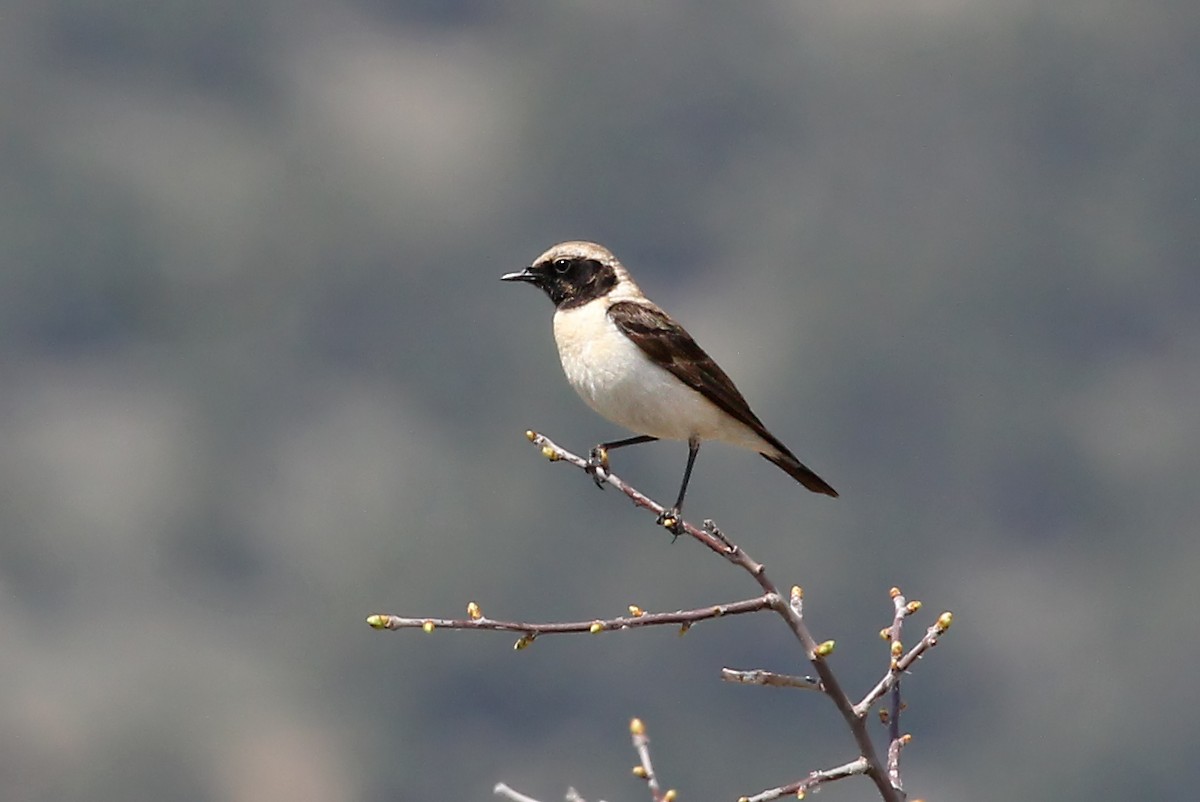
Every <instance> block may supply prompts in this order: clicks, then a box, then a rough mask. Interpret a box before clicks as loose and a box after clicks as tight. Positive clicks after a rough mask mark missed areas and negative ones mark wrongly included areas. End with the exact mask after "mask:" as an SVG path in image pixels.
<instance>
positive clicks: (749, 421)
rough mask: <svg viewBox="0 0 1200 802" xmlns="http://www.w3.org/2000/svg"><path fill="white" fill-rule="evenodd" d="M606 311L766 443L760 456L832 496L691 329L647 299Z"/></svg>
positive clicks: (655, 357) (679, 376)
mask: <svg viewBox="0 0 1200 802" xmlns="http://www.w3.org/2000/svg"><path fill="white" fill-rule="evenodd" d="M608 317H609V319H610V320H612V322H613V323H614V324H615V325H616V327H617V328H618V329H620V330H621V332H622V333H623V334H624V335H625V336H626V337H628V338H629V339H630V340H632V341H633V342H634V343H636V344H637V347H638V348H640V349H642V352H643V353H645V354H646V356H648V357H650V359H651V360H652V361H653V362H654V363H655V364H656V365H658V366H659V367H662V368H664V369H666V370H668V371H670V372H671V374H672V375H673V376H675V378H677V379H679V380H680V381H681V382H683V383H684V384H686V385H687V386H688V387H691V388H692V389H693V390H695V391H696V392H698V393H700V394H701V395H703V396H704V397H705V398H707V399H708V400H709V401H711V402H713V403H714V404H716V405H717V406H718V407H720V408H721V409H723V410H724V411H725V412H727V413H729V414H730V415H731V416H733V418H735V419H736V420H739V421H741V422H742V423H744V424H746V426H748V427H750V428H751V429H752V430H753V431H754V433H755V434H757V435H758V436H759V437H761V438H762V439H763V440H765V441H767V442H768V443H770V444H771V446H772V447H774V448H775V450H776V452H777V453H775V454H770V453H765V452H764V453H763V456H764V457H766V458H767V459H768V460H770V461H771V462H773V463H775V464H776V465H778V466H779V467H780V468H782V469H783V470H784V471H786V472H787V473H788V474H789V475H790V476H791V477H792V478H794V479H795V480H796V481H797V482H799V483H800V484H802V485H804V486H805V487H807V488H808V489H809V490H811V491H813V492H814V493H823V494H825V495H827V496H833V497H835V498H836V497H837V495H838V493H837V491H836V490H834V489H833V488H832V487H831V486H830V485H829V483H828V482H826V481H825V480H824V479H822V478H821V477H820V476H817V474H816V473H814V472H813V471H812V469H811V468H809V467H808V466H807V465H805V464H804V463H802V462H800V460H798V459H796V455H795V454H793V453H792V452H791V451H790V450H789V449H788V447H787V446H785V445H784V444H783V443H781V442H780V441H779V439H778V438H776V437H775V435H773V434H771V433H770V432H768V431H767V427H765V426H763V423H762V421H760V420H759V419H758V416H757V415H755V414H754V413H753V412H752V411H751V410H750V405H749V404H747V403H746V399H745V398H743V397H742V394H741V393H740V392H738V388H737V387H735V386H734V384H733V380H732V379H730V378H729V377H728V376H726V375H725V371H723V370H721V368H720V367H719V366H718V365H717V363H716V362H714V361H713V359H712V357H710V356H709V355H708V354H706V353H705V352H704V349H703V348H701V347H700V346H699V345H697V344H696V341H695V340H693V339H692V335H690V334H688V333H687V331H686V330H685V329H684V328H683V326H680V325H679V324H678V323H676V322H675V321H674V320H671V318H670V317H668V316H667V313H666V312H664V311H662V310H661V309H659V308H658V307H657V306H653V305H651V304H647V303H635V302H633V301H617V302H616V303H614V304H613V305H612V306H610V307H609V308H608Z"/></svg>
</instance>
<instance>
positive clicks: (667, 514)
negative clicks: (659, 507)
mask: <svg viewBox="0 0 1200 802" xmlns="http://www.w3.org/2000/svg"><path fill="white" fill-rule="evenodd" d="M699 453H700V441H699V440H697V439H696V438H695V437H693V438H691V439H689V440H688V461H687V467H686V468H684V469H683V484H682V485H680V486H679V498H677V499H675V506H673V507H671V509H669V510H664V511H663V514H662V515H660V516H658V525H659V526H664V527H666V528H667V529H669V530H670V532H671V534H673V535H675V537H679V536H680V535H681V534H683V497H684V496H686V495H687V486H688V480H689V479H691V478H692V466H693V465H695V464H696V455H697V454H699Z"/></svg>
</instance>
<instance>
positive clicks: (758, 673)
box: [721, 668, 821, 691]
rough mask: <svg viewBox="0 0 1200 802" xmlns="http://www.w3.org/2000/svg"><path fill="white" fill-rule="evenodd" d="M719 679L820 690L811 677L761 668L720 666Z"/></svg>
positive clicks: (819, 684) (817, 683) (819, 686)
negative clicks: (778, 672)
mask: <svg viewBox="0 0 1200 802" xmlns="http://www.w3.org/2000/svg"><path fill="white" fill-rule="evenodd" d="M721 679H722V680H724V681H725V682H737V683H741V684H742V685H767V686H770V687H773V688H800V689H801V690H805V691H819V690H821V683H820V682H818V681H817V680H815V679H813V678H812V677H797V676H795V675H794V674H777V673H775V672H774V671H767V670H765V669H762V668H751V669H737V668H722V669H721Z"/></svg>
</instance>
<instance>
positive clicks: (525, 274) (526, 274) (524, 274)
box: [500, 267, 538, 284]
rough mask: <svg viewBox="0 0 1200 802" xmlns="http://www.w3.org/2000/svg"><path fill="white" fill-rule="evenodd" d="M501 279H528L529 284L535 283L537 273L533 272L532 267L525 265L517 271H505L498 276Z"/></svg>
mask: <svg viewBox="0 0 1200 802" xmlns="http://www.w3.org/2000/svg"><path fill="white" fill-rule="evenodd" d="M500 280H501V281H528V282H529V283H530V284H537V282H538V274H537V273H535V272H534V270H533V268H532V267H527V268H525V269H524V270H521V271H520V272H518V273H505V274H504V275H503V276H501V277H500Z"/></svg>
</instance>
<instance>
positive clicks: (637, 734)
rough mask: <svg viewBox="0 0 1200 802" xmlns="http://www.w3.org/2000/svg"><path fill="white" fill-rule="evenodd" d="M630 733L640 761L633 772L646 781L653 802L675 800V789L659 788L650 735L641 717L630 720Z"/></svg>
mask: <svg viewBox="0 0 1200 802" xmlns="http://www.w3.org/2000/svg"><path fill="white" fill-rule="evenodd" d="M629 735H630V736H631V737H632V738H633V748H634V749H635V750H637V753H638V762H639V765H637V766H635V767H634V769H633V773H634V774H635V775H636V776H638V777H641V778H642V779H643V780H645V781H646V787H647V788H649V789H650V798H651V799H652V800H653V802H674V800H675V790H674V789H668V790H667V791H665V792H664V791H662V790H660V789H659V785H658V775H656V774H655V773H654V765H653V764H652V763H651V762H650V737H649V736H648V735H646V725H645V724H643V723H642V720H641V719H640V718H635V719H633V720H632V721H630V722H629Z"/></svg>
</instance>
